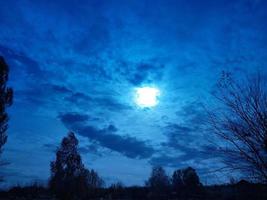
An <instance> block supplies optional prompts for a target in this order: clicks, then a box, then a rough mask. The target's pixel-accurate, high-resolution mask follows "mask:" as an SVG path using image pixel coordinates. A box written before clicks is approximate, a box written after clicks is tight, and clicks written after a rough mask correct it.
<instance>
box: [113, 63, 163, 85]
mask: <svg viewBox="0 0 267 200" xmlns="http://www.w3.org/2000/svg"><path fill="white" fill-rule="evenodd" d="M118 66H119V68H118V69H116V70H118V72H119V73H120V74H121V75H122V76H123V77H124V78H125V79H126V80H127V81H128V82H129V83H130V84H132V85H134V86H139V85H142V84H144V83H153V82H154V80H158V81H159V80H161V78H162V76H163V71H164V68H165V65H164V64H161V63H159V61H158V60H156V59H153V60H152V61H148V62H139V63H131V62H126V61H122V60H121V61H118Z"/></svg>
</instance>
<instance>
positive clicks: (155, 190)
mask: <svg viewBox="0 0 267 200" xmlns="http://www.w3.org/2000/svg"><path fill="white" fill-rule="evenodd" d="M146 186H147V187H149V188H150V190H151V192H152V196H153V198H154V199H155V198H156V197H157V198H158V199H161V198H164V197H163V196H164V195H167V191H168V189H169V186H170V180H169V177H168V176H167V175H166V172H165V170H164V169H163V168H162V167H153V168H152V172H151V175H150V177H149V179H148V181H147V182H146Z"/></svg>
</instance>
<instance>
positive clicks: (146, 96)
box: [135, 87, 160, 108]
mask: <svg viewBox="0 0 267 200" xmlns="http://www.w3.org/2000/svg"><path fill="white" fill-rule="evenodd" d="M159 96H160V91H159V89H158V88H155V87H140V88H136V89H135V103H136V104H137V105H138V106H139V107H141V108H150V107H154V106H156V105H157V104H158V103H159V101H158V97H159Z"/></svg>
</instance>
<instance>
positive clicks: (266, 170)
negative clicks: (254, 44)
mask: <svg viewBox="0 0 267 200" xmlns="http://www.w3.org/2000/svg"><path fill="white" fill-rule="evenodd" d="M266 86H267V85H266V82H265V80H264V78H263V77H262V76H261V75H259V74H258V75H255V76H250V77H246V78H244V79H241V78H240V77H239V79H238V80H237V79H234V78H233V77H232V75H231V74H230V73H227V72H223V73H222V77H221V79H220V80H219V81H218V85H217V89H216V91H215V92H214V93H213V96H214V97H215V98H216V99H217V100H218V102H219V104H217V105H219V107H217V108H216V109H214V110H212V111H211V110H209V111H208V114H209V117H210V118H209V119H210V123H211V127H212V130H213V132H214V133H215V134H216V135H217V136H219V138H220V139H221V140H220V147H219V148H218V150H219V152H221V153H223V154H224V158H225V159H224V161H225V164H226V166H227V167H229V168H230V169H232V170H240V171H241V172H243V173H244V174H246V175H249V176H251V177H253V178H255V179H256V180H257V181H261V182H267V87H266Z"/></svg>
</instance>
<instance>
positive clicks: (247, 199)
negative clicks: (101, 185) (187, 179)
mask: <svg viewBox="0 0 267 200" xmlns="http://www.w3.org/2000/svg"><path fill="white" fill-rule="evenodd" d="M0 199H1V200H6V199H14V200H24V199H25V200H26V199H35V200H41V199H42V200H53V199H54V200H56V199H57V198H56V197H54V195H52V194H51V193H50V192H49V190H48V189H46V188H44V187H41V186H35V185H34V186H27V187H19V186H18V187H14V188H12V189H10V190H8V191H1V192H0ZM86 199H102V200H105V199H125V200H130V199H136V200H137V199H138V200H142V199H153V200H156V199H162V200H167V199H171V200H175V199H177V200H178V199H181V200H182V199H188V200H189V199H207V200H211V199H216V200H266V199H267V185H262V184H250V183H247V182H239V183H237V184H233V185H217V186H204V187H203V188H201V190H200V191H198V192H195V191H192V190H190V189H185V190H183V191H180V192H174V191H171V190H169V191H164V192H161V191H154V192H153V191H151V190H150V189H149V188H146V187H126V188H122V187H120V188H106V189H95V190H93V191H91V192H90V193H89V194H88V197H86Z"/></svg>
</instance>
